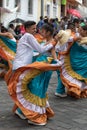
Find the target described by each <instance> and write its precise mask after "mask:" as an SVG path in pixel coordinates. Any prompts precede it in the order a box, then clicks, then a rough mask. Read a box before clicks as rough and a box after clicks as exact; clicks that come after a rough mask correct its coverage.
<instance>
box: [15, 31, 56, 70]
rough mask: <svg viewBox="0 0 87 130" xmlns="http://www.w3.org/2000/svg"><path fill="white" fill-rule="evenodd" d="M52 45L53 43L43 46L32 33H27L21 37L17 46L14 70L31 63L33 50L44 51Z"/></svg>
mask: <svg viewBox="0 0 87 130" xmlns="http://www.w3.org/2000/svg"><path fill="white" fill-rule="evenodd" d="M52 47H53V45H52V44H51V43H50V44H48V45H46V46H41V45H40V44H39V43H38V42H37V40H36V38H35V37H34V36H33V35H32V34H29V33H25V34H24V35H23V36H22V37H21V38H20V40H19V43H18V46H17V52H16V56H15V59H14V61H13V70H16V69H18V68H19V67H22V66H25V65H28V64H31V63H32V58H33V50H36V51H38V52H39V53H43V52H46V51H48V50H50V49H51V48H52Z"/></svg>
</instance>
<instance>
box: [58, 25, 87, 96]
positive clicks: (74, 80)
mask: <svg viewBox="0 0 87 130" xmlns="http://www.w3.org/2000/svg"><path fill="white" fill-rule="evenodd" d="M62 32H63V31H62ZM67 32H68V33H67ZM79 33H80V38H79V37H77V38H76V36H75V35H72V34H71V32H70V31H64V32H63V33H61V32H60V34H58V36H59V35H60V36H61V38H60V43H61V44H60V45H59V49H60V50H59V59H60V60H61V62H62V66H61V71H60V76H61V80H62V83H63V85H64V86H65V87H66V88H67V93H68V94H69V95H71V96H74V97H76V98H81V97H84V98H85V97H87V75H86V71H87V67H86V64H87V63H86V61H87V60H86V59H87V45H86V44H87V25H84V26H82V27H80V29H79ZM64 34H65V35H64ZM60 36H59V37H60ZM70 40H71V41H70ZM64 48H65V49H64ZM84 59H85V62H84Z"/></svg>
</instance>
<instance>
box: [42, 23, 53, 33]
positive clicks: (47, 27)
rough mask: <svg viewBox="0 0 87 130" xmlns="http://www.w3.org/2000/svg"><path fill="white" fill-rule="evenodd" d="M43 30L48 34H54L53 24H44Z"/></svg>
mask: <svg viewBox="0 0 87 130" xmlns="http://www.w3.org/2000/svg"><path fill="white" fill-rule="evenodd" d="M41 29H44V30H46V32H50V34H51V35H53V33H54V28H53V25H52V24H44V25H43V26H42V27H41Z"/></svg>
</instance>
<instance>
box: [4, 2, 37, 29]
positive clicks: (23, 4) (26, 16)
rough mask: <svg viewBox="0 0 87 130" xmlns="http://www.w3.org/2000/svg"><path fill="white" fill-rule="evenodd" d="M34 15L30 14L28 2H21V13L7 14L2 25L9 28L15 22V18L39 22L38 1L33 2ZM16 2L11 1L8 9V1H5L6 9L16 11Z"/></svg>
mask: <svg viewBox="0 0 87 130" xmlns="http://www.w3.org/2000/svg"><path fill="white" fill-rule="evenodd" d="M33 3H34V5H33V15H30V14H28V0H26V2H25V0H21V3H20V4H21V9H20V12H13V13H5V14H3V16H2V23H3V24H4V26H6V27H7V26H8V24H9V22H10V21H12V20H14V19H15V18H21V19H23V20H26V21H27V20H34V21H36V22H37V20H38V14H37V12H38V0H33ZM14 5H15V0H9V6H8V7H6V0H4V7H5V8H8V9H10V10H13V9H14Z"/></svg>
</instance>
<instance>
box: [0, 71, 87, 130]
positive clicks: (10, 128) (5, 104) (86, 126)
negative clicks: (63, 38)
mask: <svg viewBox="0 0 87 130" xmlns="http://www.w3.org/2000/svg"><path fill="white" fill-rule="evenodd" d="M56 76H57V75H56V72H54V73H53V75H52V78H51V80H50V84H49V88H48V93H49V102H50V105H51V107H52V108H53V110H54V112H55V116H54V118H52V119H50V120H48V123H47V125H46V126H33V125H29V124H28V123H27V120H22V119H19V117H17V116H16V115H14V114H13V113H12V106H13V102H12V100H11V98H10V96H9V95H8V92H7V86H6V84H5V82H4V81H3V80H2V79H0V130H6V129H7V130H87V99H78V100H77V99H74V98H72V97H69V96H68V97H66V98H59V97H56V96H55V95H54V92H55V89H56V85H57V78H56Z"/></svg>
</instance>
